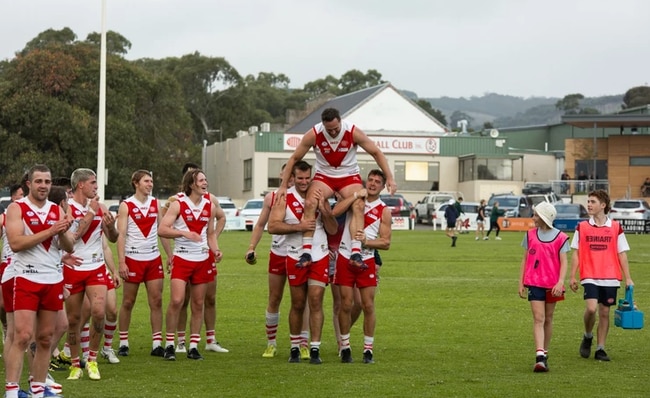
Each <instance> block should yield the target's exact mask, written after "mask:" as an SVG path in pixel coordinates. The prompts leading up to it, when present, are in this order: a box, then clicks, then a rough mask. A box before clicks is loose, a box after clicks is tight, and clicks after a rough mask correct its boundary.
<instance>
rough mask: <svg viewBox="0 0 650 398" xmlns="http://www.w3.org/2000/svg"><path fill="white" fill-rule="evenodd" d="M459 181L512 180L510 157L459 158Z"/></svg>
mask: <svg viewBox="0 0 650 398" xmlns="http://www.w3.org/2000/svg"><path fill="white" fill-rule="evenodd" d="M459 174H460V181H461V182H464V181H473V180H497V181H512V159H491V158H488V159H486V158H475V157H471V158H465V159H461V160H460V173H459Z"/></svg>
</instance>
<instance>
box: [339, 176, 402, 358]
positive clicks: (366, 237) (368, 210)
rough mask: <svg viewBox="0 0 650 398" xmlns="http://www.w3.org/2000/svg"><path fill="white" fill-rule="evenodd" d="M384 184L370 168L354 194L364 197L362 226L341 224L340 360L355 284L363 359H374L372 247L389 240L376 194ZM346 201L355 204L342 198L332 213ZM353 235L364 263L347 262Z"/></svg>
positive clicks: (387, 217)
mask: <svg viewBox="0 0 650 398" xmlns="http://www.w3.org/2000/svg"><path fill="white" fill-rule="evenodd" d="M385 184H386V179H385V178H384V175H383V173H382V172H381V170H372V171H370V173H369V174H368V179H367V180H366V189H365V190H360V191H358V192H357V193H356V196H357V197H360V198H365V201H364V202H361V203H360V205H361V206H363V207H362V208H361V209H360V210H361V213H362V214H363V227H362V228H361V229H358V230H356V231H353V230H351V229H350V228H345V229H344V230H343V237H342V238H341V244H340V247H339V255H338V259H337V261H336V273H335V275H334V284H336V285H339V286H340V291H341V310H340V312H339V327H340V330H341V361H342V362H344V363H349V362H352V351H351V349H350V328H351V326H352V320H351V313H352V307H353V303H354V288H355V287H358V288H359V291H360V295H361V307H362V309H363V335H364V336H363V340H364V341H363V362H364V363H373V362H374V360H373V343H374V335H375V323H376V320H375V289H376V287H377V271H378V267H377V265H376V264H375V250H377V249H382V250H388V249H389V247H390V240H391V214H390V209H389V208H388V207H386V205H385V204H384V202H382V201H381V199H379V194H380V192H381V191H382V190H383V189H384V186H385ZM353 202H354V203H353ZM350 205H352V206H357V205H359V202H358V201H355V200H354V198H348V199H344V200H342V201H341V202H340V203H337V205H336V206H335V207H334V210H333V214H334V215H339V214H342V213H344V212H346V211H347V209H348V207H349V206H350ZM346 222H347V223H348V224H349V223H350V222H351V217H350V212H348V217H347V221H346ZM353 239H356V240H358V241H360V242H362V250H361V256H362V258H363V262H364V264H365V267H355V266H352V265H351V264H350V262H349V259H350V257H351V256H352V254H353V253H354V251H353V245H352V241H353Z"/></svg>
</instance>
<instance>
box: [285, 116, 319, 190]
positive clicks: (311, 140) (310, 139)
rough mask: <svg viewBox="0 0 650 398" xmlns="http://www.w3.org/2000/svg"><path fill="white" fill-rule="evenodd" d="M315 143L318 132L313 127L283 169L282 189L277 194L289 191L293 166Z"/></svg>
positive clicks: (303, 137)
mask: <svg viewBox="0 0 650 398" xmlns="http://www.w3.org/2000/svg"><path fill="white" fill-rule="evenodd" d="M314 145H316V134H314V130H313V129H310V130H309V131H308V132H306V133H305V135H303V136H302V139H301V140H300V143H299V144H298V147H296V149H295V150H294V151H293V154H291V156H290V157H289V160H288V161H287V165H286V166H285V167H284V170H283V171H282V178H281V180H282V182H281V183H280V189H278V192H277V196H284V195H285V194H286V193H287V187H288V186H289V185H288V184H289V179H290V178H291V173H292V172H293V166H295V164H296V162H298V161H300V160H302V158H303V157H305V155H306V154H307V152H309V150H310V149H311V148H312V147H313V146H314Z"/></svg>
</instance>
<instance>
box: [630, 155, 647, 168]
mask: <svg viewBox="0 0 650 398" xmlns="http://www.w3.org/2000/svg"><path fill="white" fill-rule="evenodd" d="M630 166H650V157H647V156H630Z"/></svg>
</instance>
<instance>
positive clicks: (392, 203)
mask: <svg viewBox="0 0 650 398" xmlns="http://www.w3.org/2000/svg"><path fill="white" fill-rule="evenodd" d="M379 199H381V201H382V202H384V203H385V204H386V207H389V208H390V215H391V216H392V217H407V218H408V217H410V216H411V208H410V202H409V201H408V200H406V198H405V197H404V196H402V195H400V194H394V195H386V194H383V195H379Z"/></svg>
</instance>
